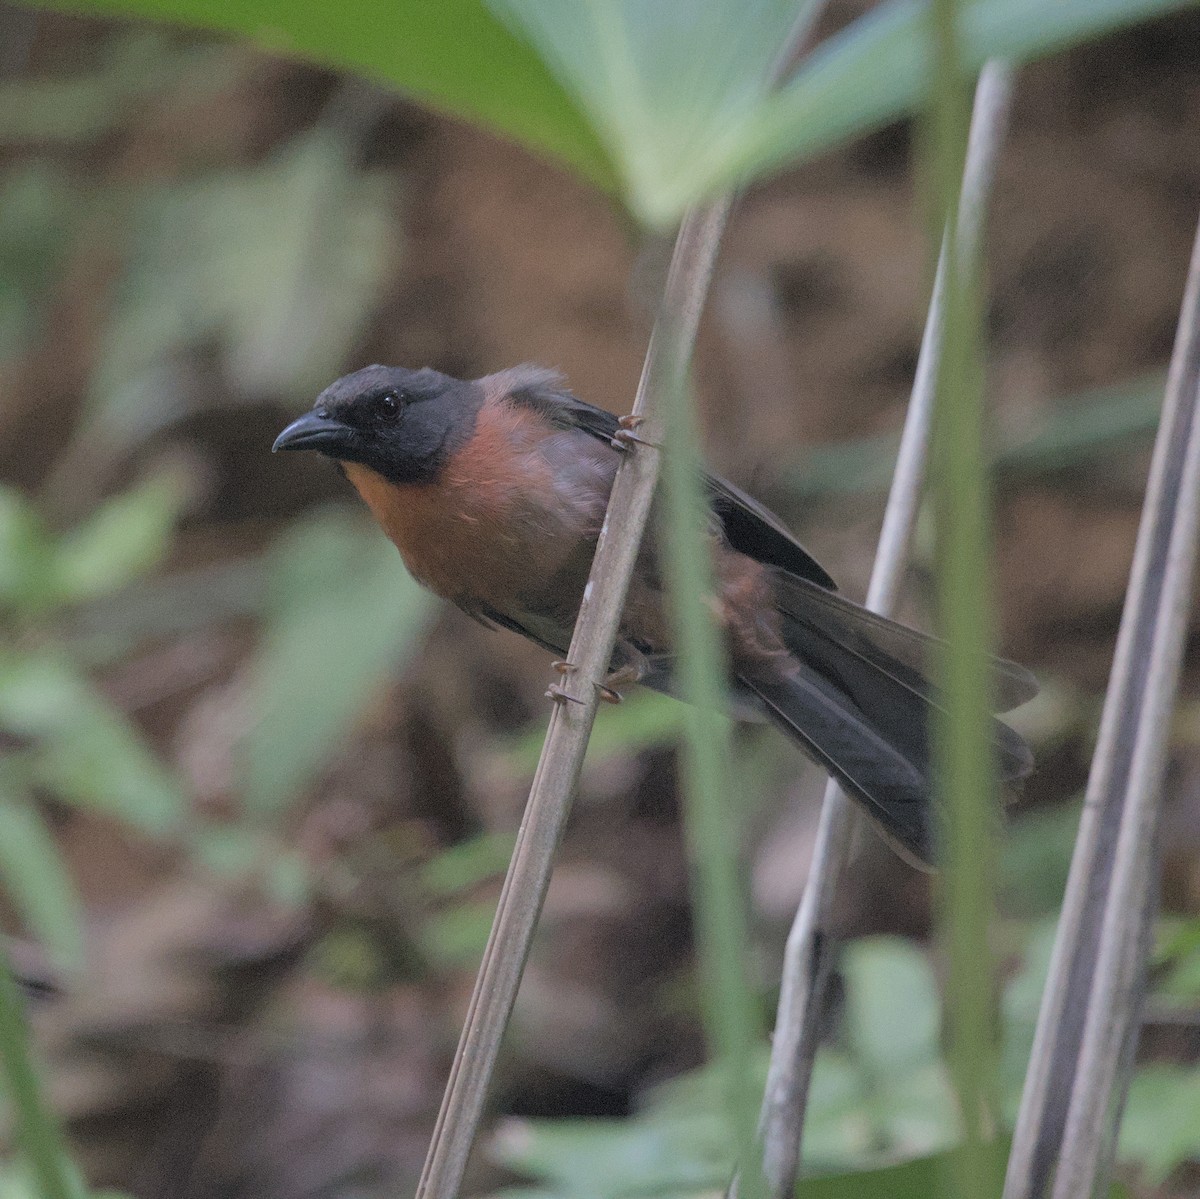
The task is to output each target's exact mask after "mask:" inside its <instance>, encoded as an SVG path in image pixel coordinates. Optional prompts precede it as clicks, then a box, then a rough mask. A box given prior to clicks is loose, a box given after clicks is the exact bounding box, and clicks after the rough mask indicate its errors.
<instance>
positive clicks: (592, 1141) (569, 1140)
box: [489, 1111, 733, 1199]
mask: <svg viewBox="0 0 1200 1199" xmlns="http://www.w3.org/2000/svg"><path fill="white" fill-rule="evenodd" d="M489 1150H490V1153H491V1155H492V1156H493V1157H494V1158H495V1159H496V1160H497V1161H499V1162H500V1163H501V1164H502V1165H504V1166H507V1167H508V1168H509V1169H510V1170H515V1171H518V1172H519V1173H522V1174H526V1175H529V1176H531V1177H533V1178H536V1179H537V1180H539V1181H541V1182H545V1183H548V1184H549V1185H550V1187H551V1188H552V1191H553V1193H554V1194H556V1195H562V1196H571V1197H572V1199H575V1197H578V1199H623V1197H625V1196H638V1195H646V1196H650V1195H658V1196H661V1195H673V1194H679V1193H690V1192H696V1191H700V1190H716V1189H718V1188H723V1187H724V1186H725V1184H726V1183H727V1182H728V1181H729V1175H730V1171H731V1169H732V1166H733V1153H732V1151H731V1148H730V1145H729V1138H728V1133H727V1129H726V1126H725V1121H724V1120H723V1119H722V1118H721V1116H719V1115H718V1114H717V1113H716V1112H715V1111H714V1112H706V1113H702V1114H696V1115H695V1116H693V1117H692V1118H690V1119H684V1120H665V1119H663V1120H655V1121H644V1120H598V1119H592V1120H536V1121H534V1120H508V1121H505V1122H504V1123H503V1124H502V1125H501V1126H500V1128H499V1129H498V1130H497V1132H496V1134H495V1136H494V1137H493V1139H492V1142H491V1144H490V1146H489Z"/></svg>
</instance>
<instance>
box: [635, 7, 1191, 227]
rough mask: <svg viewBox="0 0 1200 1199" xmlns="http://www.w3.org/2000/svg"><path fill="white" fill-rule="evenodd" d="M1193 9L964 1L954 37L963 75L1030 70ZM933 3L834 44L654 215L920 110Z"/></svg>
mask: <svg viewBox="0 0 1200 1199" xmlns="http://www.w3.org/2000/svg"><path fill="white" fill-rule="evenodd" d="M1193 2H1194V0H1054V2H1052V3H1047V2H1046V0H966V2H964V3H963V4H962V5H961V7H960V11H959V17H958V27H959V40H960V46H961V55H962V59H963V63H964V65H965V66H966V67H967V68H969V69H975V70H978V69H979V68H980V67H981V66H983V64H984V63H985V62H986V61H987V60H988V59H989V58H1003V59H1007V60H1009V61H1010V62H1014V63H1019V62H1028V61H1031V60H1033V59H1037V58H1041V57H1044V56H1046V55H1049V54H1052V53H1054V52H1055V51H1058V50H1062V49H1066V48H1067V47H1069V46H1072V45H1076V44H1078V43H1081V42H1085V41H1088V40H1090V39H1093V38H1096V37H1099V36H1101V35H1103V34H1105V33H1108V32H1110V31H1111V30H1114V29H1118V28H1120V27H1122V26H1125V25H1132V24H1135V23H1137V22H1138V21H1144V20H1147V19H1149V18H1151V17H1155V16H1159V15H1161V14H1163V13H1169V12H1174V11H1176V10H1178V9H1182V8H1186V7H1188V6H1189V4H1191V3H1193ZM928 9H929V6H928V3H927V0H888V2H887V3H884V4H881V5H879V7H877V8H874V9H872V10H871V11H870V12H868V13H867V14H866V15H865V16H862V17H860V18H859V19H858V20H857V21H855V22H853V23H852V24H851V25H849V26H848V27H847V28H846V29H845V30H843V31H842V32H841V33H839V34H837V35H836V36H834V37H832V38H830V39H828V40H827V41H826V42H824V43H823V44H822V45H821V46H819V47H818V48H817V50H816V51H815V52H814V53H813V54H812V55H811V56H810V57H809V58H808V59H807V61H806V62H805V63H804V65H803V66H802V67H801V69H800V70H799V71H798V72H797V73H796V75H795V76H794V77H793V79H792V80H791V82H789V84H788V85H787V86H786V87H785V88H783V89H782V90H781V91H780V92H779V93H778V94H777V95H775V96H773V97H770V98H768V100H767V101H766V102H765V103H764V104H763V106H762V108H761V110H760V113H759V115H758V117H757V119H756V121H755V122H754V128H753V130H752V131H751V132H750V133H749V134H748V135H747V136H745V137H743V138H741V139H740V140H739V142H738V143H737V145H736V146H735V147H734V149H733V151H732V153H730V154H729V155H727V156H726V157H725V159H724V161H723V163H722V164H721V167H720V168H719V169H718V170H717V171H715V172H714V173H713V174H712V175H711V176H710V177H709V178H708V179H707V180H704V181H701V180H699V179H698V178H697V177H696V176H695V175H693V174H690V173H689V174H683V175H680V176H679V177H677V178H676V179H670V178H664V179H663V180H662V181H661V184H660V186H659V188H658V189H657V190H656V192H655V195H654V199H653V209H654V211H655V212H657V213H660V214H662V215H664V216H665V215H666V214H669V213H670V214H673V213H678V212H680V211H682V208H683V207H684V206H685V205H686V204H688V203H690V202H693V201H694V200H695V199H696V198H697V197H698V195H701V194H703V195H708V194H712V193H713V192H716V191H719V190H721V189H722V188H725V187H730V186H733V185H735V184H736V183H738V182H739V181H744V180H746V179H758V178H762V177H763V176H765V175H768V174H771V173H773V172H774V171H775V170H777V169H779V168H780V167H782V166H785V165H786V164H788V163H792V162H796V161H798V160H800V159H806V158H811V157H813V156H814V155H816V154H818V153H820V152H821V151H823V150H826V149H829V148H830V147H831V146H833V145H835V144H836V143H838V142H840V141H842V140H844V139H847V138H851V137H854V136H857V135H859V134H862V133H865V132H867V131H869V130H871V129H875V128H878V127H879V126H880V125H883V124H886V123H887V122H888V121H892V120H895V119H897V118H899V117H902V116H905V115H907V114H909V113H911V112H912V111H914V110H915V109H916V108H918V107H919V106H920V105H921V104H923V103H924V101H925V97H926V92H927V88H928V84H929V80H930V78H931V51H930V45H929V41H928V31H929V15H928Z"/></svg>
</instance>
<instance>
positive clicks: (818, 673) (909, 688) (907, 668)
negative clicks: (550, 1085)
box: [738, 576, 1036, 865]
mask: <svg viewBox="0 0 1200 1199" xmlns="http://www.w3.org/2000/svg"><path fill="white" fill-rule="evenodd" d="M779 596H780V605H779V608H780V615H781V618H782V633H783V639H784V642H785V643H786V645H787V647H788V649H789V650H790V651H791V654H792V664H791V666H790V668H789V669H787V670H785V671H783V672H780V673H778V674H771V675H767V676H765V677H764V673H763V672H761V671H743V672H740V673H739V677H738V683H739V684H740V687H741V688H742V689H744V690H745V691H749V692H751V693H752V694H753V695H754V696H756V697H757V700H758V702H759V703H760V704H761V705H762V709H763V711H764V712H765V714H766V715H767V717H768V719H769V720H771V721H772V723H774V724H775V725H777V726H778V727H779V728H781V729H782V730H783V731H784V732H785V733H786V734H788V735H789V736H790V737H791V738H792V739H793V740H794V741H796V742H797V743H798V744H799V745H800V746H801V748H803V749H804V750H806V752H807V753H808V754H809V756H811V757H813V758H815V759H816V760H817V761H818V762H820V763H821V764H822V765H824V766H825V767H826V768H827V769H828V770H829V772H830V773H831V774H832V775H833V776H834V777H835V778H836V779H837V780H838V782H839V783H840V784H841V785H842V786H843V787H844V788H845V789H846V791H847V793H848V794H850V795H852V796H854V797H855V798H856V799H858V800H859V801H860V802H862V803H863V804H864V806H865V807H866V809H867V811H868V812H869V814H870V815H871V816H872V817H873V818H874V819H875V821H876V823H877V824H878V825H879V826H880V828H881V830H882V831H883V832H884V833H885V834H886V835H887V836H888V838H889V839H890V840H891V841H893V842H894V843H895V844H896V845H897V847H898V848H900V849H901V850H903V851H905V853H906V856H909V857H912V858H915V859H916V860H917V861H918V862H919V863H921V864H925V865H931V864H932V863H933V861H934V854H935V848H936V846H935V840H936V831H937V830H936V819H935V813H934V811H933V805H932V802H931V795H930V793H931V778H932V762H931V758H932V754H931V747H930V720H931V717H932V714H933V713H934V712H935V711H938V710H939V709H940V705H939V696H938V693H937V690H936V688H935V687H934V686H933V684H932V683H931V682H930V681H929V678H928V676H927V675H926V673H925V659H926V658H927V657H928V654H929V650H930V648H931V647H932V646H935V645H936V644H937V643H936V642H935V641H934V640H933V639H932V638H928V637H925V636H923V635H922V634H919V633H914V632H912V630H908V629H904V628H903V627H902V626H900V625H896V624H893V623H892V622H890V621H886V620H884V619H883V618H882V617H879V616H876V615H875V614H874V613H871V612H868V611H867V610H866V609H864V608H859V607H858V606H857V605H855V604H851V603H850V602H849V601H847V600H843V599H841V598H840V597H832V599H831V597H830V593H829V592H825V591H822V590H821V589H820V588H817V587H813V586H811V585H809V584H807V583H805V582H804V581H803V580H798V579H794V578H791V577H790V576H785V577H784V579H783V580H782V581H781V586H780V590H779ZM994 672H995V678H996V680H997V688H996V694H997V700H998V704H999V705H1002V706H1003V707H1005V708H1007V707H1010V706H1013V705H1014V704H1016V703H1018V702H1023V701H1024V700H1025V699H1028V698H1029V697H1030V695H1031V694H1032V692H1033V691H1035V690H1036V684H1035V683H1034V681H1033V677H1032V676H1031V675H1030V674H1029V673H1028V672H1027V671H1025V670H1023V669H1022V668H1021V667H1019V666H1015V665H1014V664H1012V663H1008V662H1002V661H998V662H996V663H995V665H994ZM993 740H994V746H995V750H996V759H997V764H998V767H999V773H1000V775H1001V777H1002V778H1003V779H1005V780H1013V779H1017V778H1021V777H1022V776H1024V775H1026V774H1028V773H1029V771H1030V770H1031V769H1032V766H1033V758H1032V755H1031V753H1030V751H1029V747H1028V746H1027V745H1026V744H1025V741H1024V739H1023V738H1022V737H1021V736H1019V735H1018V734H1017V733H1016V732H1014V730H1012V729H1011V728H1009V727H1008V726H1007V725H1005V724H1003V723H1002V722H1001V721H999V720H996V721H994V722H993Z"/></svg>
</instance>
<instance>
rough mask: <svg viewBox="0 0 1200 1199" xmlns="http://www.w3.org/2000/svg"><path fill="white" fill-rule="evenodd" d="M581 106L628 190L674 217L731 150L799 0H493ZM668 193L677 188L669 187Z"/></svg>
mask: <svg viewBox="0 0 1200 1199" xmlns="http://www.w3.org/2000/svg"><path fill="white" fill-rule="evenodd" d="M491 7H492V8H493V10H494V11H495V12H497V13H498V14H500V15H502V16H503V17H504V18H505V19H506V20H507V21H508V22H509V23H510V24H511V25H512V26H513V28H514V29H518V30H520V31H521V32H522V33H523V35H524V36H525V37H526V38H527V39H528V40H529V41H530V42H531V43H532V44H533V45H534V46H535V47H536V48H537V50H538V52H539V53H540V54H541V56H542V57H543V59H544V60H545V61H546V62H547V63H548V64H549V65H550V67H551V69H552V70H553V71H554V73H555V75H556V76H557V77H558V79H559V80H560V81H561V82H562V84H563V86H564V87H565V88H566V89H567V91H568V92H570V93H571V94H572V95H573V96H575V97H576V99H577V100H578V102H579V105H580V107H581V108H583V109H584V111H586V112H587V114H588V116H589V117H590V118H591V121H592V124H593V125H594V126H595V128H596V130H597V132H598V133H599V135H600V138H601V139H602V141H603V142H604V145H605V147H606V148H607V150H608V152H609V154H610V155H611V156H612V158H613V160H614V161H615V162H616V163H617V166H618V169H619V170H620V173H621V178H622V183H623V187H624V191H625V195H626V198H627V201H628V202H629V204H630V206H631V207H632V209H633V210H634V212H635V214H636V215H638V216H639V217H641V218H642V219H643V220H645V221H647V222H648V223H650V224H665V223H667V222H669V221H671V220H673V219H674V218H676V217H678V216H679V215H680V213H681V212H682V209H683V207H684V206H686V204H687V202H688V201H687V194H688V192H689V189H690V188H691V186H692V185H693V183H694V182H695V181H697V180H701V179H703V178H705V176H706V175H709V174H712V173H718V172H720V171H721V169H722V167H723V165H724V164H725V163H726V162H728V161H729V160H730V159H732V158H733V157H735V156H736V155H737V153H738V147H739V145H740V144H741V143H742V142H744V141H745V140H746V139H747V137H748V136H749V135H750V133H751V131H752V129H753V127H754V126H755V124H756V122H757V119H758V117H759V112H760V110H761V106H762V103H763V100H764V99H765V97H766V94H767V91H768V88H769V86H770V73H771V68H772V65H773V63H774V62H775V60H776V59H777V58H778V57H779V55H780V53H781V51H782V49H783V47H784V45H785V43H786V41H787V38H788V34H789V32H790V30H791V28H792V26H793V24H794V23H795V21H796V18H797V15H798V13H799V11H800V9H801V8H802V7H806V5H803V4H802V3H798V2H797V0H704V3H702V4H697V3H690V2H688V3H685V2H681V0H676V2H673V3H671V2H664V0H652V2H649V3H647V2H646V0H583V2H580V3H575V4H546V3H544V2H543V0H491ZM672 193H674V196H672Z"/></svg>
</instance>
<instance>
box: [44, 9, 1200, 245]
mask: <svg viewBox="0 0 1200 1199" xmlns="http://www.w3.org/2000/svg"><path fill="white" fill-rule="evenodd" d="M1187 2H1188V0H1059V2H1058V3H1056V4H1054V5H1052V6H1049V7H1048V6H1046V5H1045V4H1044V3H1043V2H1042V0H971V2H970V3H968V4H964V5H963V13H964V17H963V34H964V36H963V48H964V58H965V62H966V65H967V66H968V67H970V68H975V69H978V67H979V66H980V65H981V64H982V63H983V62H984V61H985V60H986V59H988V58H991V57H1003V58H1007V59H1009V60H1011V61H1022V60H1027V59H1032V58H1036V57H1039V56H1041V55H1045V54H1049V53H1052V52H1053V51H1055V50H1059V49H1062V48H1063V47H1066V46H1069V45H1073V44H1076V43H1078V42H1082V41H1085V40H1087V39H1088V38H1091V37H1095V36H1098V35H1099V34H1101V33H1104V32H1107V31H1108V30H1110V29H1113V28H1117V27H1119V26H1121V25H1125V24H1129V23H1131V22H1134V21H1138V20H1144V19H1146V18H1147V17H1150V16H1153V15H1155V14H1157V13H1162V12H1168V11H1171V10H1173V9H1176V8H1181V7H1183V6H1184V5H1185V4H1186V3H1187ZM50 6H52V7H61V8H67V9H74V10H76V11H85V12H92V13H108V14H121V13H124V14H127V15H131V16H142V17H155V18H160V19H170V20H175V21H181V22H186V23H189V24H194V25H200V26H203V27H206V28H211V29H220V30H224V31H226V32H229V33H236V34H240V35H244V36H248V37H251V38H253V39H255V40H256V41H258V42H259V43H260V44H262V45H265V46H266V47H267V48H268V49H271V50H275V51H281V52H291V53H296V54H300V55H303V56H304V57H309V58H314V59H316V60H317V61H320V62H323V63H327V64H329V65H332V66H338V67H343V68H347V69H350V70H357V71H360V72H362V73H363V74H364V75H367V76H368V77H370V78H373V79H376V80H379V81H380V82H385V83H390V84H392V85H393V86H395V87H398V88H399V89H401V90H402V91H405V92H407V93H409V94H410V95H413V96H415V97H416V98H418V99H421V100H424V101H426V102H428V103H431V104H433V105H434V106H436V107H439V108H442V109H444V110H445V111H448V112H452V113H455V114H457V115H460V116H464V117H467V118H469V119H472V120H478V121H481V122H483V123H484V124H487V125H490V126H491V127H492V128H494V129H497V130H499V131H501V132H503V133H506V134H508V135H510V136H512V137H514V138H516V139H517V140H519V141H522V142H524V143H526V144H527V145H530V146H532V147H533V148H534V149H537V150H540V151H544V152H549V153H551V154H553V155H555V156H557V157H559V158H561V159H563V160H564V161H565V162H567V163H568V164H569V165H571V166H572V167H573V168H575V169H576V170H578V171H579V172H581V173H582V174H583V175H584V176H585V177H587V178H589V179H591V180H592V181H594V182H599V183H601V184H602V185H606V186H610V187H613V188H615V189H617V190H619V191H620V192H621V194H622V197H623V199H624V200H625V202H626V204H627V206H628V207H629V208H630V210H631V211H632V212H633V213H634V214H635V215H636V216H637V217H639V218H640V219H642V220H643V221H645V222H647V223H648V224H651V225H657V226H665V225H669V224H670V223H671V222H672V221H674V220H676V219H678V217H679V216H680V215H681V214H682V212H683V211H684V210H685V209H686V208H687V206H688V205H689V204H692V203H695V202H696V201H698V200H700V199H703V198H707V197H709V196H712V195H713V194H715V193H716V192H718V191H721V190H722V189H725V188H728V187H731V186H734V185H736V184H739V183H742V182H745V181H747V180H753V179H758V178H762V177H764V176H765V175H768V174H770V173H772V172H773V171H775V170H777V169H778V168H779V167H781V166H783V165H785V164H786V163H789V162H795V161H797V160H799V159H801V158H804V157H811V156H812V155H814V154H816V153H818V152H819V151H821V150H824V149H827V148H829V147H830V146H832V145H834V144H835V143H837V142H839V141H842V140H844V139H846V138H849V137H852V136H854V135H855V134H859V133H863V132H866V131H867V130H870V129H873V128H877V127H878V126H880V125H882V124H885V123H886V122H887V121H889V120H894V119H895V118H897V117H900V116H903V115H905V114H907V113H909V112H911V111H913V110H914V109H915V108H917V107H919V106H920V105H921V103H922V102H923V101H924V99H925V91H926V87H927V86H928V80H929V61H930V60H929V52H928V47H927V45H926V42H925V38H924V30H925V24H926V20H927V6H926V5H925V4H924V3H920V2H916V0H888V2H887V3H884V4H882V5H880V6H879V7H877V8H876V9H873V10H872V11H871V12H869V13H867V14H866V15H865V16H863V17H860V18H859V19H858V20H856V21H854V22H853V23H852V24H851V25H850V26H849V28H847V29H846V30H844V31H843V32H841V33H840V34H838V35H837V36H836V37H834V38H832V39H830V40H829V41H828V42H826V43H825V44H824V45H823V46H822V47H820V48H819V49H818V50H817V51H816V52H815V53H814V54H812V55H811V56H810V57H809V58H808V59H807V60H806V61H805V63H804V64H803V66H802V67H801V68H800V70H799V71H797V72H796V74H795V76H794V78H792V79H791V80H790V81H789V82H788V84H787V86H786V87H784V88H782V89H780V90H779V91H778V92H777V93H770V92H769V91H768V87H767V79H766V71H765V68H766V67H767V66H768V65H769V64H770V62H771V61H772V59H773V57H774V55H775V54H776V53H777V52H778V49H779V46H780V43H781V41H782V40H783V36H784V33H785V31H786V30H787V29H788V28H789V26H790V24H791V21H792V19H793V18H794V16H795V15H796V14H797V13H798V11H799V9H800V6H798V5H796V4H792V3H788V2H787V0H752V3H751V4H750V5H749V6H747V3H746V0H706V3H705V4H704V5H702V6H697V5H695V4H692V3H686V2H682V0H680V2H676V3H655V4H645V3H641V2H640V0H610V2H609V3H605V4H545V3H542V2H541V0H491V2H487V0H453V2H452V3H441V4H437V5H429V4H424V3H420V2H417V3H410V4H406V5H403V6H400V7H397V6H396V5H392V4H387V3H383V2H381V0H356V3H354V4H353V5H349V6H347V5H343V6H340V7H330V6H328V5H325V4H322V3H318V2H316V0H306V2H304V3H290V4H289V3H284V2H283V0H242V2H241V3H238V4H234V5H231V4H227V3H223V2H222V0H52V4H51V5H50Z"/></svg>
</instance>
